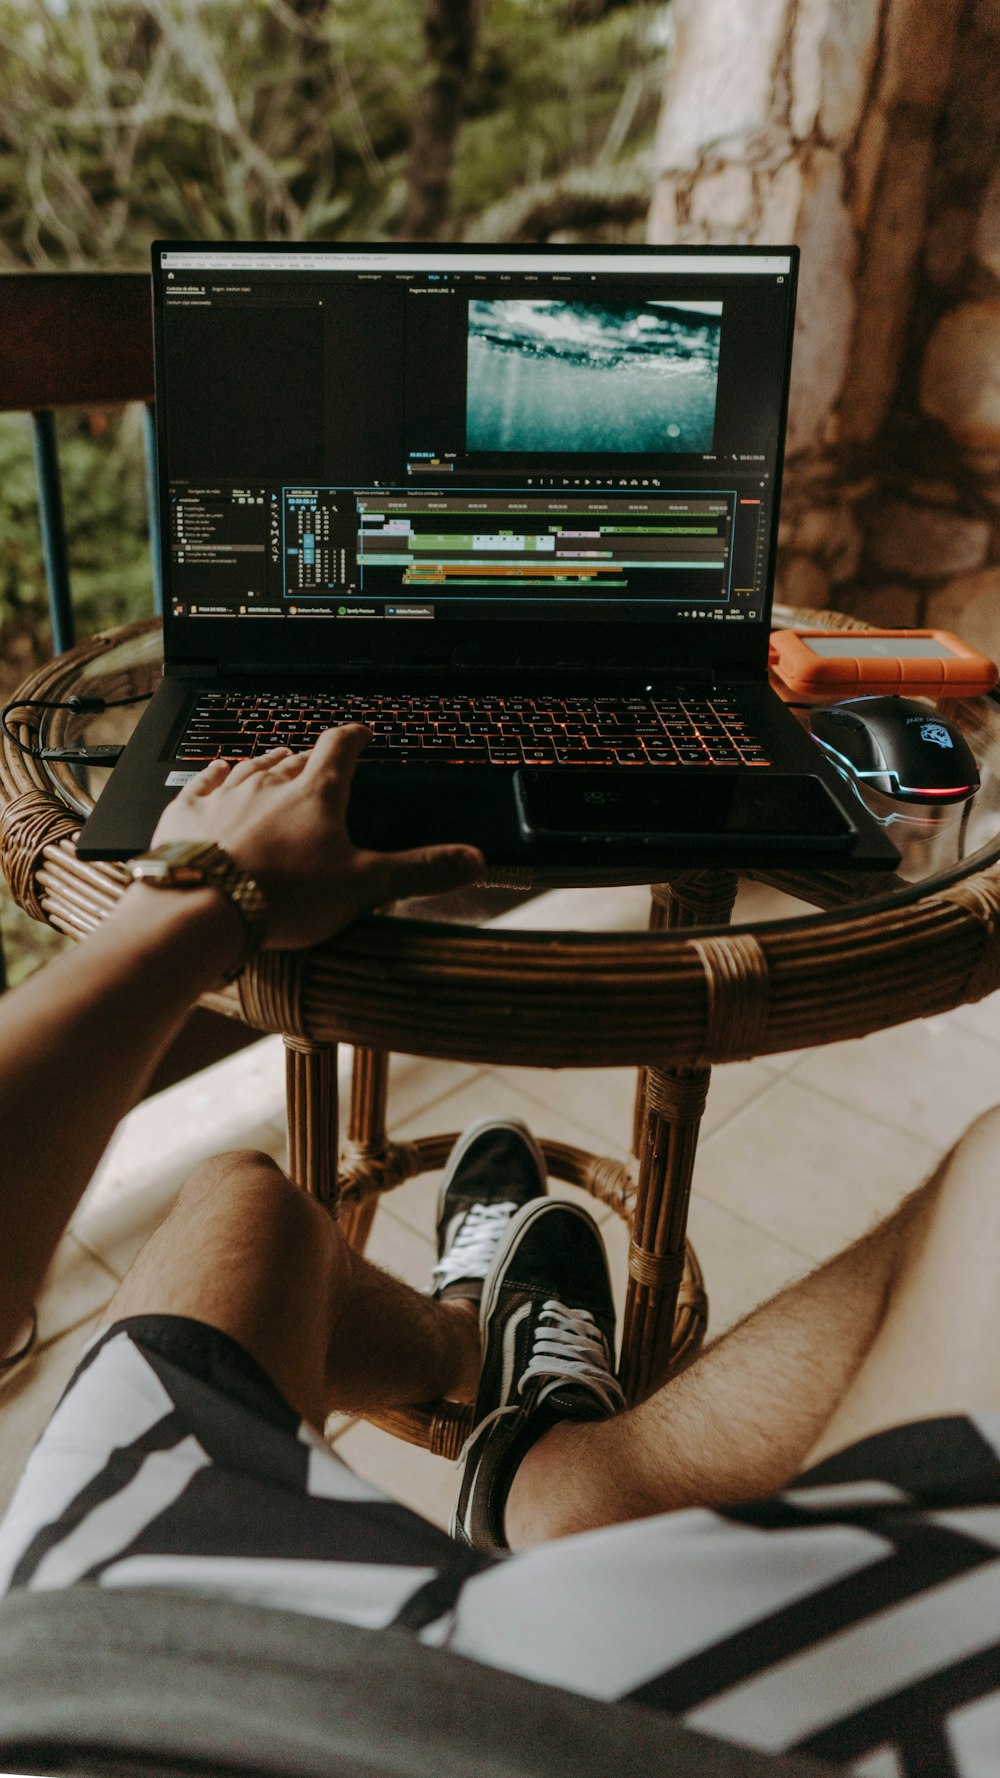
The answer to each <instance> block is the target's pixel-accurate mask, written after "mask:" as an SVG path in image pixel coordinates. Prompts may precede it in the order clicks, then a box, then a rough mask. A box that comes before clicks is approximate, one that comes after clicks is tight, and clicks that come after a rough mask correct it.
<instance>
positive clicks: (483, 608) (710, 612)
mask: <svg viewBox="0 0 1000 1778" xmlns="http://www.w3.org/2000/svg"><path fill="white" fill-rule="evenodd" d="M170 610H171V613H172V615H173V616H174V617H179V618H188V617H190V618H227V617H237V618H240V619H242V620H244V621H252V620H255V619H256V620H260V621H262V622H266V621H267V620H268V619H271V618H282V619H295V618H333V619H335V620H338V621H360V622H385V621H400V622H405V623H428V622H435V621H436V622H439V623H440V622H443V623H448V622H455V621H460V622H463V623H470V622H479V623H482V622H484V621H485V622H489V623H504V622H507V623H520V624H523V623H526V622H531V621H535V622H545V621H548V622H551V621H552V620H553V619H555V620H556V621H558V622H560V623H565V622H567V621H572V622H575V623H586V622H588V621H589V622H595V621H601V622H604V623H607V621H608V619H609V618H613V620H614V622H615V623H630V622H632V623H649V622H650V620H651V619H652V620H653V621H654V622H655V621H657V620H661V621H662V620H669V621H671V622H674V621H679V620H682V621H685V622H686V621H692V620H694V619H700V620H704V621H706V622H709V623H712V622H714V623H745V622H747V621H749V622H751V623H752V622H755V621H757V620H758V619H759V618H761V617H763V615H764V613H763V609H762V608H761V607H760V606H757V605H754V606H745V605H738V604H736V603H731V602H729V601H727V600H719V601H717V602H715V603H712V602H706V601H701V602H700V603H697V604H695V603H692V604H685V603H683V602H682V601H679V600H677V599H649V598H647V599H629V600H625V599H622V600H615V601H610V600H606V599H600V600H588V601H581V600H578V599H574V598H572V597H567V598H564V599H549V600H546V601H544V602H541V601H536V600H527V599H525V600H511V601H510V602H509V603H508V602H507V601H500V600H494V599H491V600H483V601H479V600H468V601H466V600H464V599H463V600H457V599H449V600H447V601H443V602H441V603H435V602H434V601H426V600H397V601H393V602H382V601H375V602H371V603H369V602H366V601H364V600H360V599H353V600H339V601H332V602H330V603H327V602H326V601H325V600H320V599H306V600H303V601H301V602H297V601H295V600H294V599H290V600H288V601H287V602H286V603H285V604H283V605H270V604H264V603H263V602H254V603H250V602H249V601H248V602H247V603H246V604H245V605H216V604H208V603H198V604H194V603H187V602H185V601H184V600H181V599H174V600H172V601H171V605H170Z"/></svg>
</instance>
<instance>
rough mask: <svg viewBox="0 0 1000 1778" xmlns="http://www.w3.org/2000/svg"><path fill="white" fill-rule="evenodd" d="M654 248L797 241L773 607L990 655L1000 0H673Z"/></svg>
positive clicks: (996, 442)
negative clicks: (927, 629)
mask: <svg viewBox="0 0 1000 1778" xmlns="http://www.w3.org/2000/svg"><path fill="white" fill-rule="evenodd" d="M674 19H675V27H676V39H675V49H674V55H673V58H672V62H671V64H670V67H669V71H668V76H667V85H666V90H665V93H664V102H663V108H662V112H661V118H660V128H659V133H658V142H657V184H656V190H655V194H654V200H653V206H652V211H651V216H650V229H649V232H650V238H651V240H653V241H662V242H667V241H679V242H685V241H689V242H694V241H704V242H720V243H721V242H726V241H754V242H760V243H775V244H777V243H785V242H791V241H797V242H798V243H799V245H800V247H801V249H802V266H801V275H800V283H799V302H798V321H797V327H796V342H795V356H794V369H793V375H792V397H791V407H790V413H789V435H788V450H789V455H788V462H787V468H786V479H785V493H784V499H783V507H782V512H783V517H782V528H781V549H780V553H779V567H778V596H779V597H783V598H785V599H787V600H788V601H789V602H791V603H794V604H802V605H812V606H820V607H823V606H839V607H840V608H842V609H845V610H847V611H853V612H855V613H856V614H857V615H859V616H864V617H866V618H868V619H870V620H871V621H873V622H876V623H879V624H885V625H889V626H896V625H900V626H905V625H920V626H925V625H928V626H932V625H937V626H940V627H945V628H953V629H956V630H958V631H959V632H960V633H961V634H962V635H963V636H965V638H966V639H967V640H968V641H969V642H972V643H974V644H975V645H977V646H979V647H981V648H983V649H984V651H985V652H986V653H987V654H991V655H994V656H1000V523H998V520H1000V161H998V142H1000V80H998V79H997V69H998V67H1000V0H754V5H753V6H752V7H750V6H748V5H747V4H746V3H745V0H674Z"/></svg>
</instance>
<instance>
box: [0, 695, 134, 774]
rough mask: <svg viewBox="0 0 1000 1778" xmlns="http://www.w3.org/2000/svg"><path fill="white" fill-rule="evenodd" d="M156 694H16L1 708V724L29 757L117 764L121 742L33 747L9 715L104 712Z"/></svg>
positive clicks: (92, 713)
mask: <svg viewBox="0 0 1000 1778" xmlns="http://www.w3.org/2000/svg"><path fill="white" fill-rule="evenodd" d="M152 696H153V693H152V692H151V691H143V692H137V693H136V695H135V696H134V697H131V698H85V697H81V696H80V695H79V693H77V692H73V693H72V695H71V696H70V697H68V698H14V699H13V701H12V702H11V703H9V704H5V705H4V708H3V709H2V710H0V728H2V729H3V732H4V734H5V735H6V736H7V739H8V741H13V743H14V746H15V747H17V748H18V749H19V751H20V752H21V753H25V754H27V756H28V758H29V759H41V760H58V761H60V762H61V763H62V764H63V765H86V766H113V765H114V764H115V763H116V762H117V761H118V760H119V759H120V758H121V756H122V754H123V752H124V751H125V749H124V747H123V746H121V745H119V744H117V743H111V742H107V743H100V744H98V745H96V746H94V747H30V746H29V745H28V744H27V742H25V741H21V740H19V739H18V737H17V735H15V734H14V732H13V730H12V729H11V728H10V727H9V726H8V722H7V718H8V716H9V714H10V712H11V711H12V710H72V711H73V712H74V713H76V714H79V715H86V716H100V715H102V714H103V712H104V711H105V710H120V709H122V708H123V706H124V705H126V704H144V703H145V702H146V701H147V699H149V698H151V697H152Z"/></svg>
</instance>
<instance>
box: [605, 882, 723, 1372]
mask: <svg viewBox="0 0 1000 1778" xmlns="http://www.w3.org/2000/svg"><path fill="white" fill-rule="evenodd" d="M736 889H737V877H736V875H735V873H734V872H733V871H688V872H685V873H684V875H683V876H681V877H678V878H677V879H676V880H675V881H674V882H673V883H669V884H662V885H657V886H655V887H654V888H653V890H652V904H651V907H650V919H649V923H650V928H651V930H653V931H661V930H663V929H664V928H668V927H669V928H674V929H677V928H684V927H691V926H706V925H724V924H725V923H726V922H727V921H728V919H729V917H730V915H731V913H732V909H733V903H734V901H735V899H736ZM711 1073H712V1071H711V1069H710V1068H705V1067H693V1066H688V1067H675V1068H654V1067H649V1068H643V1069H641V1070H640V1074H639V1083H638V1091H637V1095H636V1109H635V1119H634V1125H633V1147H634V1151H635V1154H636V1156H637V1158H638V1162H639V1177H638V1184H637V1187H636V1202H635V1213H634V1216H633V1220H632V1240H631V1243H630V1245H629V1262H628V1270H629V1277H628V1289H627V1292H626V1298H625V1316H624V1321H623V1327H622V1350H621V1362H620V1365H619V1372H620V1377H621V1382H622V1387H623V1388H624V1390H625V1394H626V1396H627V1397H628V1399H629V1401H641V1400H642V1399H643V1398H644V1397H645V1396H647V1395H649V1394H650V1393H651V1391H652V1390H654V1389H655V1388H657V1387H658V1385H659V1384H660V1383H661V1382H662V1381H663V1380H664V1378H665V1376H666V1375H667V1372H668V1369H669V1365H670V1350H671V1342H672V1337H673V1328H674V1317H675V1314H676V1310H677V1295H678V1291H679V1288H680V1283H681V1278H682V1276H683V1272H684V1253H685V1241H686V1233H687V1219H688V1205H689V1202H690V1196H691V1176H692V1173H693V1171H694V1159H695V1152H696V1150H697V1146H698V1133H699V1130H700V1128H701V1117H702V1112H703V1111H704V1109H705V1100H706V1097H707V1095H708V1085H709V1081H710V1079H711Z"/></svg>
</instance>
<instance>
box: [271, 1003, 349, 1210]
mask: <svg viewBox="0 0 1000 1778" xmlns="http://www.w3.org/2000/svg"><path fill="white" fill-rule="evenodd" d="M284 1045H285V1100H286V1107H287V1116H288V1172H289V1176H290V1178H292V1179H294V1181H295V1183H296V1185H300V1186H301V1187H302V1190H303V1191H305V1192H308V1193H309V1195H310V1197H313V1198H318V1199H319V1200H320V1202H321V1203H323V1204H334V1203H336V1200H337V1194H338V1185H337V1141H338V1131H337V1045H336V1044H335V1043H332V1044H322V1043H308V1042H307V1041H306V1040H305V1039H304V1038H300V1037H286V1038H285V1039H284Z"/></svg>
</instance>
